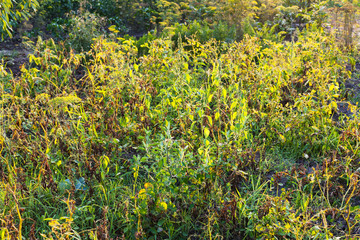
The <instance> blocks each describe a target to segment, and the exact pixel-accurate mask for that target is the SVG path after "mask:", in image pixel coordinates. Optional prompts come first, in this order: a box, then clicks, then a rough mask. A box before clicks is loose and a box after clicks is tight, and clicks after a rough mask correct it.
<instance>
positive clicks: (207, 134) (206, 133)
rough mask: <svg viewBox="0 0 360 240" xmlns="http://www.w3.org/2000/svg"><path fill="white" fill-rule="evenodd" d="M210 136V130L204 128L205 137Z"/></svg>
mask: <svg viewBox="0 0 360 240" xmlns="http://www.w3.org/2000/svg"><path fill="white" fill-rule="evenodd" d="M209 134H210V131H209V129H208V128H204V137H205V138H207V137H208V136H209Z"/></svg>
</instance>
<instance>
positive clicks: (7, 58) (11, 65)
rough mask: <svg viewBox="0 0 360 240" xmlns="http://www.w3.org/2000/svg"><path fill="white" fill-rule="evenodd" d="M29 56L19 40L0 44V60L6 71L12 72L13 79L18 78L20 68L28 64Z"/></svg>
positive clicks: (9, 40) (14, 39)
mask: <svg viewBox="0 0 360 240" xmlns="http://www.w3.org/2000/svg"><path fill="white" fill-rule="evenodd" d="M29 54H30V52H29V50H27V49H26V48H25V47H24V46H23V45H22V40H21V38H12V39H7V40H5V41H3V42H0V59H1V60H4V63H5V66H6V70H7V71H9V72H12V73H13V75H14V77H16V76H19V75H20V73H21V66H22V65H24V64H27V63H28V62H29V60H28V55H29Z"/></svg>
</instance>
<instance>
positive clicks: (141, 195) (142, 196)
mask: <svg viewBox="0 0 360 240" xmlns="http://www.w3.org/2000/svg"><path fill="white" fill-rule="evenodd" d="M139 198H141V199H145V198H146V190H145V189H141V190H140V191H139Z"/></svg>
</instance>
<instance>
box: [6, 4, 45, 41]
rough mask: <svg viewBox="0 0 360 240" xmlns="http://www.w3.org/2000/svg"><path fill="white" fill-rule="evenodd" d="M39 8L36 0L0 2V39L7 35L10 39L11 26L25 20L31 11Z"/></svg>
mask: <svg viewBox="0 0 360 240" xmlns="http://www.w3.org/2000/svg"><path fill="white" fill-rule="evenodd" d="M38 6H39V3H38V1H37V0H0V18H1V19H0V32H1V39H2V40H3V39H4V36H6V35H8V36H9V37H12V27H13V25H14V24H15V23H16V22H18V21H21V20H27V19H29V17H30V13H31V12H32V11H36V8H37V7H38Z"/></svg>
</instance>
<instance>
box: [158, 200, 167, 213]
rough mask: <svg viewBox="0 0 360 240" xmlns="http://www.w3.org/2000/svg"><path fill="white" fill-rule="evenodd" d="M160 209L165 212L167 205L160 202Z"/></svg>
mask: <svg viewBox="0 0 360 240" xmlns="http://www.w3.org/2000/svg"><path fill="white" fill-rule="evenodd" d="M160 207H161V208H162V209H163V210H164V211H166V210H167V204H166V202H161V203H160Z"/></svg>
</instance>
